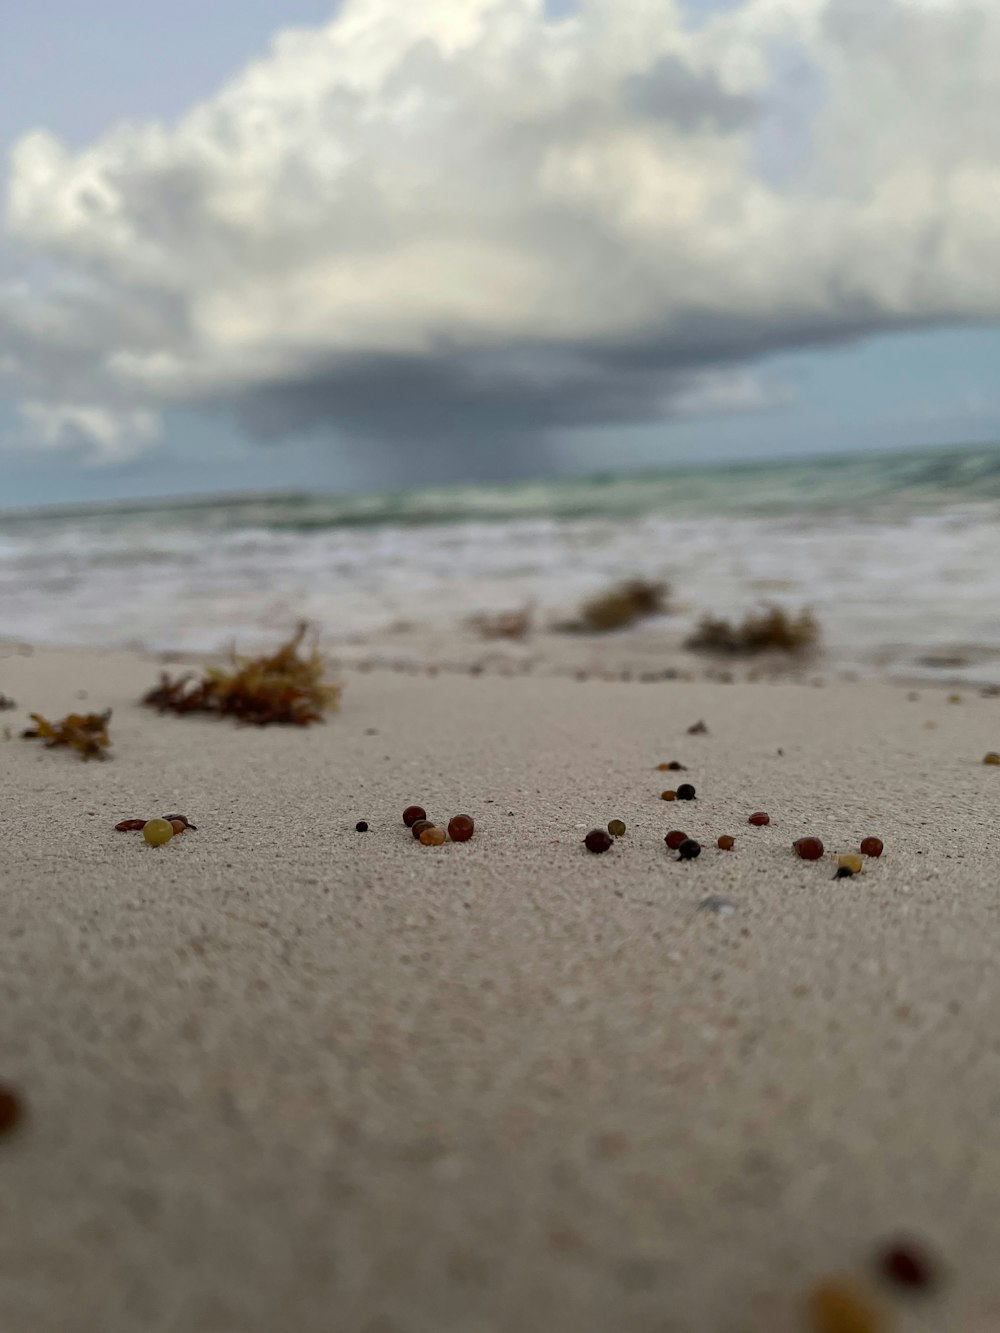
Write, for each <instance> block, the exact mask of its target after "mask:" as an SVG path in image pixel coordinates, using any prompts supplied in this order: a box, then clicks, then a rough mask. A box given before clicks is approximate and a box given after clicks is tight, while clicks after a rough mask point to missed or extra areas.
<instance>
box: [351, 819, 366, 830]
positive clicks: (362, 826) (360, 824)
mask: <svg viewBox="0 0 1000 1333" xmlns="http://www.w3.org/2000/svg"><path fill="white" fill-rule="evenodd" d="M354 827H355V828H356V829H357V831H358V832H359V833H367V832H368V824H367V823H366V821H365V820H363V819H359V820H358V822H357V823H356V824H355V825H354Z"/></svg>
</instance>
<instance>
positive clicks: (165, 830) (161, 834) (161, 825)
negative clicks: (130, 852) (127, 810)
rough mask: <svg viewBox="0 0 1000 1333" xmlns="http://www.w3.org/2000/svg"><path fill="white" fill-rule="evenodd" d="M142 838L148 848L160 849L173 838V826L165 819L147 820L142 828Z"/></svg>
mask: <svg viewBox="0 0 1000 1333" xmlns="http://www.w3.org/2000/svg"><path fill="white" fill-rule="evenodd" d="M142 836H143V837H144V838H145V839H146V842H147V843H148V844H149V846H150V847H162V846H163V844H164V843H166V842H169V841H170V839H171V838H172V837H173V836H174V826H173V825H172V824H168V823H167V821H166V820H165V819H148V820H147V821H146V823H145V824H144V826H143V830H142Z"/></svg>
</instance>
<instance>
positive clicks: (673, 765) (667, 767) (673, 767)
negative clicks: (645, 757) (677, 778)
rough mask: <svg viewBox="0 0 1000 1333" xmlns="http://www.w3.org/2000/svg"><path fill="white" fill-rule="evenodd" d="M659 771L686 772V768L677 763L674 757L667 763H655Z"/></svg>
mask: <svg viewBox="0 0 1000 1333" xmlns="http://www.w3.org/2000/svg"><path fill="white" fill-rule="evenodd" d="M656 767H657V769H658V771H659V772H660V773H686V772H687V769H686V768H685V767H684V765H683V764H679V763H678V762H677V760H676V759H671V761H670V763H669V764H657V766H656Z"/></svg>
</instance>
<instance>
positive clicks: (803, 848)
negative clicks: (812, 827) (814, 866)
mask: <svg viewBox="0 0 1000 1333" xmlns="http://www.w3.org/2000/svg"><path fill="white" fill-rule="evenodd" d="M792 846H793V847H794V848H795V851H796V853H797V855H799V856H801V858H802V860H803V861H818V860H819V858H820V857H821V856H822V855H823V844H822V843H821V842H820V840H819V838H797V839H796V840H795V842H794V843H793V844H792Z"/></svg>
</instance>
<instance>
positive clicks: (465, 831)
mask: <svg viewBox="0 0 1000 1333" xmlns="http://www.w3.org/2000/svg"><path fill="white" fill-rule="evenodd" d="M475 831H476V826H475V823H474V822H473V820H472V818H471V816H469V815H453V816H452V818H451V819H449V821H448V837H449V838H451V840H452V842H468V841H469V839H470V838H471V837H472V835H473V833H475Z"/></svg>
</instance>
